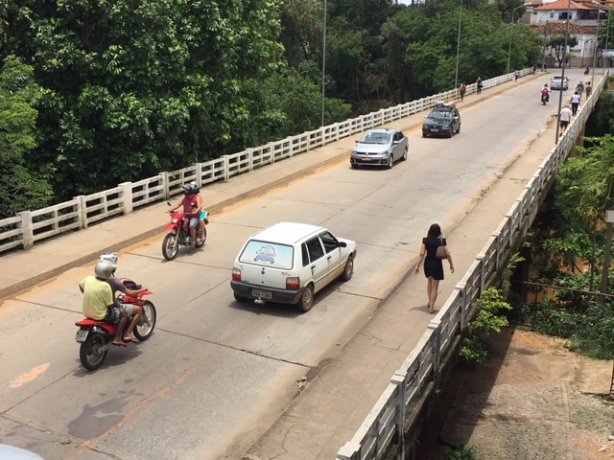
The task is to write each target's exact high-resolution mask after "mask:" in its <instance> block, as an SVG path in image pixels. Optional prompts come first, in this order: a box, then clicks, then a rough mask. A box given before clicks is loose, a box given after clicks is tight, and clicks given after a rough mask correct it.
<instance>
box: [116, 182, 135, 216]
mask: <svg viewBox="0 0 614 460" xmlns="http://www.w3.org/2000/svg"><path fill="white" fill-rule="evenodd" d="M119 186H120V187H121V189H122V209H123V211H124V214H130V213H131V212H132V209H133V207H134V206H133V203H132V182H122V183H121V184H119Z"/></svg>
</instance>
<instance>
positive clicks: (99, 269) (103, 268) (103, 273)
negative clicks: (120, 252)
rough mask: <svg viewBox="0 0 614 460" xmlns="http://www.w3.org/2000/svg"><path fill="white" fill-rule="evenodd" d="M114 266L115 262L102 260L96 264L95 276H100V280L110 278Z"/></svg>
mask: <svg viewBox="0 0 614 460" xmlns="http://www.w3.org/2000/svg"><path fill="white" fill-rule="evenodd" d="M116 268H117V266H116V265H115V264H112V263H111V262H109V261H106V260H103V261H100V262H98V263H97V264H96V268H95V269H94V273H95V274H96V278H100V279H101V280H108V279H109V278H111V276H112V275H113V272H114V271H115V269H116Z"/></svg>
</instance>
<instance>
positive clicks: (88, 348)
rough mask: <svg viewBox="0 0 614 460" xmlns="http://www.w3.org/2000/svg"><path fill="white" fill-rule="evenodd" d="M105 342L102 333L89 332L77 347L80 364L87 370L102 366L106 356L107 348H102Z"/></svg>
mask: <svg viewBox="0 0 614 460" xmlns="http://www.w3.org/2000/svg"><path fill="white" fill-rule="evenodd" d="M106 344H107V339H106V338H105V337H104V336H103V335H102V334H97V333H93V332H90V333H89V335H88V337H87V339H85V342H83V343H82V344H81V348H80V349H79V359H80V360H81V365H83V367H85V368H86V369H87V370H88V371H95V370H96V369H98V368H99V367H100V366H102V363H103V362H104V359H105V358H106V357H107V351H108V350H107V349H106V348H104V347H105V345H106Z"/></svg>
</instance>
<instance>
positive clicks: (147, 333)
mask: <svg viewBox="0 0 614 460" xmlns="http://www.w3.org/2000/svg"><path fill="white" fill-rule="evenodd" d="M157 317H158V315H157V313H156V307H155V306H154V304H153V303H152V302H150V301H149V300H146V301H145V303H144V304H143V316H141V320H140V321H139V323H138V324H137V325H136V327H135V328H134V335H135V336H136V338H137V339H139V340H140V341H143V340H147V339H148V338H149V337H151V334H153V331H154V328H155V327H156V319H157Z"/></svg>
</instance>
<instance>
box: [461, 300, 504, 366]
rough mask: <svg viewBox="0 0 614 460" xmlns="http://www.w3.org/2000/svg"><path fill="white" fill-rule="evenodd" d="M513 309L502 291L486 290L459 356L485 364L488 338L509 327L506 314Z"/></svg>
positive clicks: (468, 326)
mask: <svg viewBox="0 0 614 460" xmlns="http://www.w3.org/2000/svg"><path fill="white" fill-rule="evenodd" d="M511 309H512V306H511V305H510V304H509V303H507V302H506V301H505V299H504V298H503V296H502V295H501V292H500V291H498V290H497V289H494V288H489V289H487V290H485V291H484V292H483V293H482V295H480V298H479V299H478V300H477V302H476V313H475V316H474V317H473V319H472V320H471V321H469V324H468V325H467V333H466V335H465V337H464V339H463V343H462V346H461V349H460V352H459V356H460V357H461V358H462V359H464V360H465V361H467V362H471V363H476V364H479V363H482V362H484V361H485V360H486V357H487V355H488V350H487V340H488V337H489V336H490V334H492V333H493V332H496V333H498V332H501V329H503V328H504V327H506V326H508V325H509V321H508V319H507V318H506V317H505V316H504V314H505V311H507V310H511Z"/></svg>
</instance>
